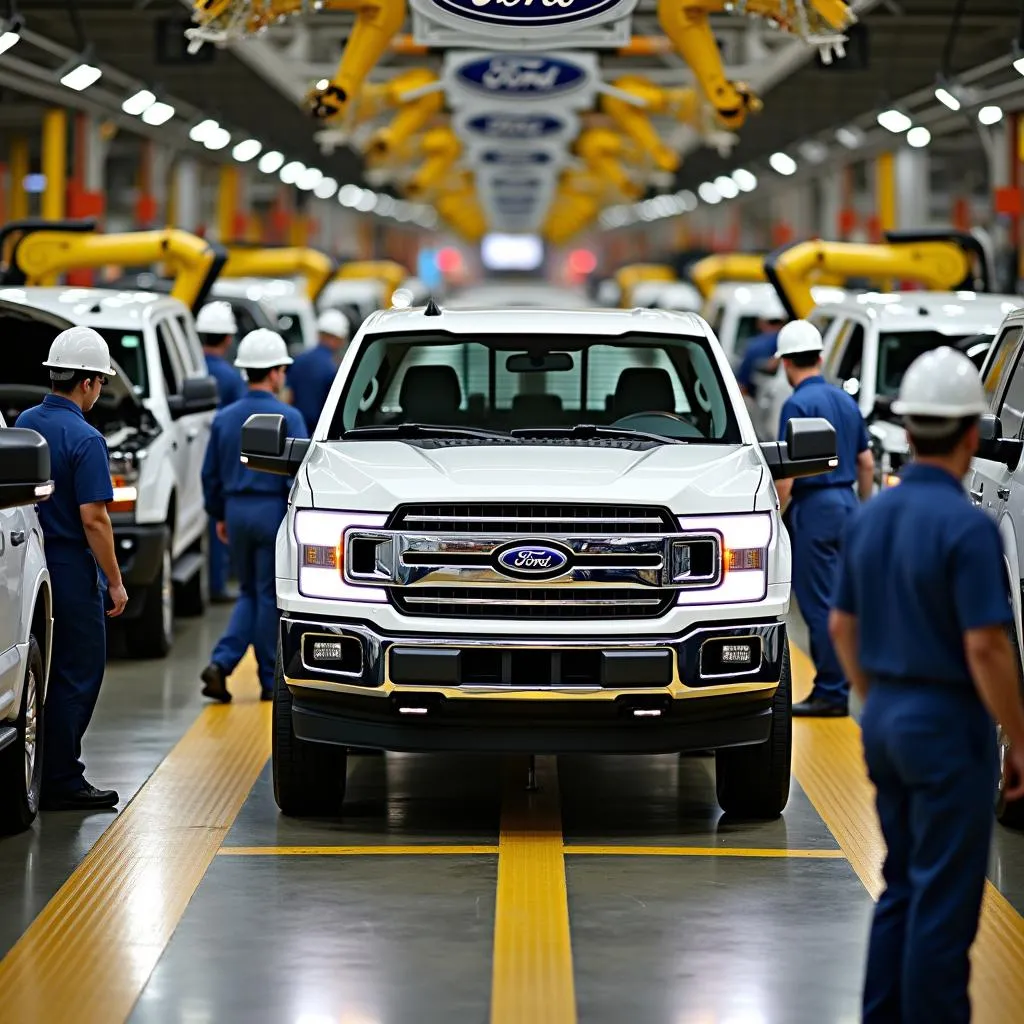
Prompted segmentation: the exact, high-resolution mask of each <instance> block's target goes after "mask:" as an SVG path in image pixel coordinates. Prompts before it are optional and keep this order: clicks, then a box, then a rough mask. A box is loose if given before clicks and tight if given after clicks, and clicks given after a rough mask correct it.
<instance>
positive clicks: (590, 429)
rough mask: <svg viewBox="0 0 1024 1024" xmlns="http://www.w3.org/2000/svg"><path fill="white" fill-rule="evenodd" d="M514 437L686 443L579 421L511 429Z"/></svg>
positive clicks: (621, 428)
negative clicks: (620, 439) (557, 425)
mask: <svg viewBox="0 0 1024 1024" xmlns="http://www.w3.org/2000/svg"><path fill="white" fill-rule="evenodd" d="M510 433H511V434H512V436H513V437H570V438H578V439H580V440H581V441H588V440H594V439H595V438H600V437H619V438H624V439H626V440H630V441H656V442H657V443H658V444H686V443H687V442H686V439H685V438H682V437H665V436H664V435H663V434H651V433H649V432H648V431H646V430H630V428H629V427H599V426H597V425H596V424H594V423H578V424H576V426H575V427H519V428H517V429H516V430H512V431H510Z"/></svg>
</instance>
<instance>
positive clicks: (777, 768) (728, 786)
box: [715, 646, 793, 819]
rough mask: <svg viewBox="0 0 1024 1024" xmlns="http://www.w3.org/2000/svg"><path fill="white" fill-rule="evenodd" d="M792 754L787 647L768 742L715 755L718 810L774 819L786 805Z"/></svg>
mask: <svg viewBox="0 0 1024 1024" xmlns="http://www.w3.org/2000/svg"><path fill="white" fill-rule="evenodd" d="M792 753H793V678H792V672H791V670H790V664H789V647H788V646H787V647H786V650H785V652H784V653H783V656H782V676H781V678H780V679H779V688H778V689H777V690H776V691H775V699H774V701H773V702H772V725H771V732H770V733H769V735H768V739H766V740H765V741H764V743H757V744H754V745H753V746H748V747H727V748H724V749H722V750H718V751H716V752H715V788H716V790H717V792H718V802H719V804H721V807H722V810H723V811H725V812H726V814H734V815H737V816H739V817H743V818H764V819H768V818H777V817H778V816H779V815H780V814H781V813H782V812H783V810H784V809H785V807H786V803H787V802H788V801H789V775H790V765H791V762H792Z"/></svg>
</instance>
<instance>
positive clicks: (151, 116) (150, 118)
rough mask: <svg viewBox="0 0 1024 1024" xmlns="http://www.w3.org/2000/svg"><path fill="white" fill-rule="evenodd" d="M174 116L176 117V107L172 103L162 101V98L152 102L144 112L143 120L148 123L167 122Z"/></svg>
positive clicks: (158, 123)
mask: <svg viewBox="0 0 1024 1024" xmlns="http://www.w3.org/2000/svg"><path fill="white" fill-rule="evenodd" d="M172 117H174V107H172V106H171V105H170V103H161V102H160V100H157V101H156V103H152V104H150V106H148V107H146V109H145V110H144V111H143V112H142V120H143V121H145V122H146V124H154V125H160V124H166V123H167V122H168V121H170V119H171V118H172Z"/></svg>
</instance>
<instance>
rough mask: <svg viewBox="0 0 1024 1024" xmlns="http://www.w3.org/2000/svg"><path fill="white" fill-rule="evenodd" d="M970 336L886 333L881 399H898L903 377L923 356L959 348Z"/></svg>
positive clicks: (880, 353)
mask: <svg viewBox="0 0 1024 1024" xmlns="http://www.w3.org/2000/svg"><path fill="white" fill-rule="evenodd" d="M968 337H970V335H965V334H960V335H951V334H940V333H939V332H938V331H885V332H883V333H882V334H881V335H880V336H879V339H878V385H877V388H876V392H877V394H878V396H879V397H881V398H895V397H896V395H897V393H898V392H899V389H900V382H901V381H902V380H903V374H905V373H906V372H907V368H908V367H909V366H910V364H911V363H912V362H913V361H914V360H915V359H916V358H917V357H918V356H919V355H921V354H922V353H923V352H928V351H930V350H931V349H933V348H941V347H942V346H943V345H949V346H951V347H953V348H957V347H959V346H960V343H962V342H963V341H964V340H965V338H968Z"/></svg>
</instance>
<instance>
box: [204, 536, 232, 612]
mask: <svg viewBox="0 0 1024 1024" xmlns="http://www.w3.org/2000/svg"><path fill="white" fill-rule="evenodd" d="M208 547H209V556H210V593H211V594H212V595H215V596H218V597H219V596H220V595H222V594H223V593H224V592H225V591H226V590H227V588H228V569H229V566H230V561H229V556H228V546H227V544H224V543H222V542H221V539H220V537H218V536H217V524H216V523H215V522H214V521H213V520H212V519H211V520H210V528H209V540H208Z"/></svg>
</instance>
